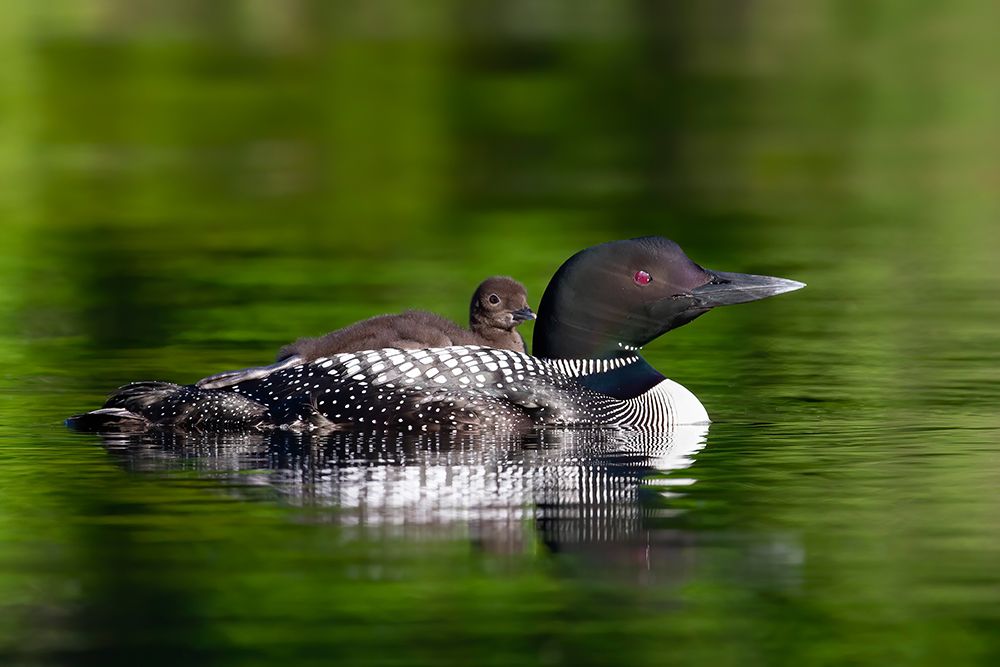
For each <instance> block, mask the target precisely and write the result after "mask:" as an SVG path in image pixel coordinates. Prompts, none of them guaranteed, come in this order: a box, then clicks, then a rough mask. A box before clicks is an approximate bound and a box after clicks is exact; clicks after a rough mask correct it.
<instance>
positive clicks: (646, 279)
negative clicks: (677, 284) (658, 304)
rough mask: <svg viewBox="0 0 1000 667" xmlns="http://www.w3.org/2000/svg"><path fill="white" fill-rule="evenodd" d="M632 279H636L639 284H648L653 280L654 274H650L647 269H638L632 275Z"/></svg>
mask: <svg viewBox="0 0 1000 667" xmlns="http://www.w3.org/2000/svg"><path fill="white" fill-rule="evenodd" d="M632 280H634V281H635V282H636V284H637V285H648V284H649V283H651V282H653V276H651V275H649V274H648V273H646V272H645V271H636V272H635V275H634V276H632Z"/></svg>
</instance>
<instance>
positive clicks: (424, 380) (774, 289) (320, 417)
mask: <svg viewBox="0 0 1000 667" xmlns="http://www.w3.org/2000/svg"><path fill="white" fill-rule="evenodd" d="M804 286H805V285H804V284H803V283H800V282H797V281H794V280H786V279H783V278H774V277H770V276H757V275H749V274H741V273H726V272H721V271H711V270H707V269H703V268H702V267H700V266H698V265H697V264H695V263H694V262H693V261H692V260H690V259H689V258H688V257H687V255H685V254H684V252H683V251H682V250H681V249H680V247H679V246H678V245H677V244H676V243H674V242H673V241H670V240H668V239H665V238H662V237H644V238H638V239H631V240H626V241H612V242H609V243H604V244H601V245H597V246H593V247H591V248H587V249H586V250H583V251H580V252H579V253H577V254H576V255H574V256H573V257H571V258H570V259H568V260H567V261H566V262H565V263H564V264H563V265H562V266H561V267H560V268H559V270H558V271H557V272H556V274H555V275H554V276H553V278H552V280H551V281H550V282H549V285H548V287H547V288H546V290H545V293H544V295H543V296H542V301H541V305H540V306H539V310H538V320H537V323H536V326H535V335H534V342H533V350H534V353H535V355H536V356H534V357H531V356H527V355H524V354H520V353H516V352H511V351H509V350H498V349H493V348H485V347H477V346H457V347H444V348H431V349H419V350H402V349H395V348H389V349H381V350H370V351H363V352H357V353H353V352H352V353H343V354H336V355H332V356H330V357H328V358H319V359H316V360H314V361H312V362H309V363H305V364H301V365H297V366H293V367H290V368H284V369H282V370H278V371H275V372H273V373H271V374H269V375H268V376H266V377H263V378H255V379H251V380H247V381H244V382H240V383H238V384H236V385H233V386H232V387H229V388H225V389H204V388H200V387H196V386H191V385H189V386H180V385H176V384H171V383H166V382H140V383H133V384H130V385H126V386H124V387H122V388H120V389H119V390H118V391H116V392H115V393H114V394H113V395H112V396H111V397H110V398H109V399H108V401H107V402H106V403H105V405H104V408H102V409H100V410H96V411H93V412H90V413H87V414H85V415H79V416H77V417H72V418H70V420H69V423H70V424H71V425H73V426H76V427H78V428H82V429H86V430H114V429H128V430H131V429H142V428H147V427H149V426H151V425H153V426H163V427H173V428H182V429H200V430H245V429H262V428H273V427H283V428H293V429H309V428H358V427H360V428H369V429H401V430H437V429H447V428H473V429H476V428H486V429H489V428H502V429H525V428H531V427H536V426H615V427H632V428H648V429H658V428H669V427H671V426H673V425H675V424H684V423H699V422H707V421H708V414H707V413H706V412H705V409H704V407H703V406H702V405H701V403H700V402H699V401H698V399H697V398H695V397H694V395H693V394H691V392H689V391H687V390H686V389H684V388H683V387H682V386H681V385H679V384H677V383H675V382H672V381H671V380H668V379H667V378H665V377H664V376H663V375H662V374H660V373H659V372H658V371H656V370H655V369H654V368H652V367H651V366H650V365H649V364H648V363H646V361H645V360H643V359H642V357H641V356H640V355H639V350H640V348H641V347H642V346H643V345H645V344H646V343H648V342H650V341H652V340H653V339H655V338H657V337H658V336H660V335H662V334H663V333H665V332H667V331H669V330H671V329H674V328H676V327H679V326H682V325H684V324H687V323H688V322H690V321H691V320H693V319H695V318H696V317H699V316H700V315H703V314H704V313H706V312H708V311H709V310H711V309H712V308H714V307H716V306H724V305H731V304H738V303H746V302H749V301H756V300H758V299H763V298H766V297H769V296H774V295H776V294H781V293H783V292H790V291H792V290H797V289H800V288H802V287H804Z"/></svg>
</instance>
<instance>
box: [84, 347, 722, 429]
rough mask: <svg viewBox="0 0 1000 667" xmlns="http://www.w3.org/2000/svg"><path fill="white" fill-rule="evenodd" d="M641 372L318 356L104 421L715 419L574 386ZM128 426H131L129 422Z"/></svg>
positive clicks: (575, 364)
mask: <svg viewBox="0 0 1000 667" xmlns="http://www.w3.org/2000/svg"><path fill="white" fill-rule="evenodd" d="M640 363H644V362H642V360H641V358H640V357H639V356H638V355H635V354H633V355H630V356H627V357H623V358H619V359H538V358H536V357H531V356H528V355H525V354H520V353H517V352H511V351H509V350H498V349H494V348H487V347H479V346H456V347H444V348H430V349H425V350H401V349H395V348H387V349H382V350H368V351H363V352H358V353H344V354H338V355H334V356H331V357H328V358H320V359H317V360H315V361H313V362H310V363H307V364H303V365H300V366H295V367H292V368H287V369H284V370H281V371H278V372H275V373H272V374H271V375H269V376H267V377H265V378H261V379H255V380H250V381H247V382H243V383H240V384H238V385H235V386H233V387H231V388H227V389H225V390H211V389H209V390H205V389H200V388H198V387H194V386H190V385H189V386H180V385H175V384H170V383H149V382H142V383H135V384H132V385H126V387H124V388H122V389H121V390H119V391H118V392H117V393H116V394H115V395H114V396H113V397H112V399H111V400H109V402H108V404H106V405H105V408H104V409H103V410H102V411H101V413H102V414H103V415H108V416H112V415H113V414H114V413H110V412H107V411H108V410H133V411H134V413H135V414H142V415H144V416H145V419H146V420H148V421H149V422H151V423H153V424H155V425H159V426H170V427H180V428H184V429H189V430H226V429H233V428H237V427H240V426H242V427H243V428H251V429H257V428H270V427H285V428H291V429H296V430H298V429H306V430H310V429H316V428H319V429H328V428H334V429H335V428H348V427H355V426H358V427H363V428H371V429H394V430H403V431H413V430H423V431H426V430H440V429H475V430H480V429H502V430H523V429H528V428H532V427H535V426H591V427H592V426H617V427H630V428H639V427H641V428H649V429H665V428H668V427H670V426H672V425H674V424H687V423H700V422H707V421H708V415H707V413H706V412H705V410H704V408H703V407H702V406H701V403H699V402H698V400H697V399H696V398H695V397H694V396H693V395H692V394H691V393H690V392H688V391H687V390H686V389H684V388H683V387H681V386H680V385H678V384H677V383H675V382H672V381H671V380H667V379H664V380H663V382H662V383H661V384H660V385H658V386H657V387H655V388H654V389H653V390H650V391H647V392H644V393H642V394H640V395H638V396H636V397H634V398H631V399H625V400H622V399H616V398H613V397H611V396H608V395H606V394H603V393H601V392H598V391H594V390H592V389H588V388H587V387H585V386H583V385H581V384H579V382H578V381H577V380H578V379H579V378H583V377H587V376H593V375H598V374H601V373H607V372H610V371H614V370H618V369H624V368H627V367H629V366H631V365H637V364H640ZM88 414H93V413H88ZM120 417H121V419H122V423H125V424H128V423H129V422H128V419H127V415H126V414H124V413H122V414H120Z"/></svg>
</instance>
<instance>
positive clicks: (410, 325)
mask: <svg viewBox="0 0 1000 667" xmlns="http://www.w3.org/2000/svg"><path fill="white" fill-rule="evenodd" d="M534 318H535V314H534V313H533V312H532V311H531V308H530V307H529V306H528V295H527V291H526V290H525V289H524V285H522V284H521V283H519V282H517V281H516V280H514V279H513V278H508V277H506V276H493V277H491V278H487V279H486V280H484V281H483V282H482V283H481V284H480V285H479V287H478V288H476V291H475V293H474V294H473V295H472V301H471V303H470V304H469V328H468V329H464V328H462V327H460V326H459V325H457V324H455V323H454V322H452V321H451V320H448V319H446V318H444V317H441V316H440V315H435V314H434V313H428V312H426V311H422V310H408V311H406V312H404V313H399V314H397V315H379V316H377V317H371V318H369V319H367V320H362V321H360V322H355V323H354V324H351V325H348V326H346V327H343V328H341V329H337V330H335V331H331V332H330V333H328V334H326V335H324V336H320V337H318V338H300V339H299V340H297V341H295V342H294V343H291V344H290V345H286V346H284V347H283V348H281V350H280V351H279V352H278V360H277V362H275V363H273V364H271V365H269V366H256V367H252V368H244V369H240V370H235V371H225V372H222V373H217V374H216V375H210V376H209V377H206V378H203V379H201V380H198V382H197V383H196V384H197V386H198V387H200V388H202V389H218V388H220V387H228V386H231V385H234V384H238V383H240V382H243V381H245V380H252V379H257V378H262V377H266V376H268V375H270V374H271V373H273V372H275V371H277V370H280V369H282V368H288V367H290V366H298V365H299V364H304V363H308V362H310V361H313V360H315V359H318V358H320V357H328V356H330V355H333V354H339V353H342V352H358V351H359V350H378V349H381V348H386V347H395V348H400V349H419V348H425V347H448V346H449V345H482V346H485V347H495V348H501V349H505V350H513V351H515V352H522V353H523V352H525V347H524V339H523V338H521V335H520V334H519V333H517V331H515V329H516V328H517V326H518V325H519V324H521V323H522V322H525V321H527V320H532V319H534Z"/></svg>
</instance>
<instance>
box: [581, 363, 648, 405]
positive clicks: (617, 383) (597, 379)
mask: <svg viewBox="0 0 1000 667" xmlns="http://www.w3.org/2000/svg"><path fill="white" fill-rule="evenodd" d="M664 379H665V378H664V376H663V375H662V374H661V373H660V372H659V371H657V370H656V369H655V368H653V367H652V366H650V365H649V364H648V363H647V362H646V360H645V359H643V358H642V357H639V360H638V361H635V362H632V363H631V364H628V365H626V366H622V367H621V368H616V369H615V370H613V371H608V372H607V373H595V374H594V375H587V376H585V377H582V378H580V384H582V385H584V386H585V387H588V388H590V389H593V390H594V391H599V392H601V393H602V394H608V395H609V396H613V397H614V398H617V399H620V400H625V399H629V398H635V397H636V396H638V395H639V394H644V393H646V392H647V391H649V390H650V389H652V388H653V387H655V386H656V385H658V384H660V382H662V381H663V380H664Z"/></svg>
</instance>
